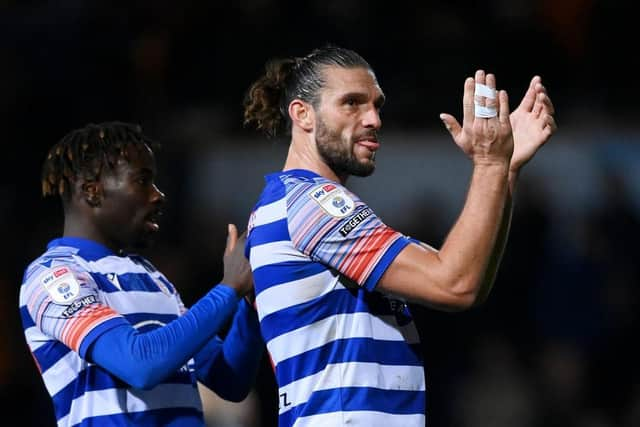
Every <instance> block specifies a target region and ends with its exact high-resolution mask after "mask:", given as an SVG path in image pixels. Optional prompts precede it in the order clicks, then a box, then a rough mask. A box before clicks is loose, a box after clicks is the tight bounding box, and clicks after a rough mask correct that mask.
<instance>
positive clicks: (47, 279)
mask: <svg viewBox="0 0 640 427" xmlns="http://www.w3.org/2000/svg"><path fill="white" fill-rule="evenodd" d="M41 283H42V286H44V289H45V290H46V291H47V292H48V293H49V295H50V296H51V299H52V300H53V301H55V302H57V303H58V304H66V303H69V302H71V301H73V300H74V299H75V298H76V297H77V296H78V295H80V284H79V283H78V281H77V280H76V278H75V277H74V275H73V272H72V271H71V270H70V269H69V268H68V267H56V268H52V269H49V270H48V271H47V272H46V273H45V274H44V275H43V276H42V279H41Z"/></svg>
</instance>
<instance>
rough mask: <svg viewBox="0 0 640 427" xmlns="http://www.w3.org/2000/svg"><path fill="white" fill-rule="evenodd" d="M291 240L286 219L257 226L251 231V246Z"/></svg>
mask: <svg viewBox="0 0 640 427" xmlns="http://www.w3.org/2000/svg"><path fill="white" fill-rule="evenodd" d="M283 240H291V236H290V235H289V227H288V225H287V219H286V218H283V219H279V220H277V221H274V222H270V223H268V224H264V225H259V226H257V227H255V228H254V229H253V230H251V246H252V247H253V246H258V245H264V244H265V243H272V242H280V241H283Z"/></svg>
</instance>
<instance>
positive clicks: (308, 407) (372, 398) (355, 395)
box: [279, 387, 426, 427]
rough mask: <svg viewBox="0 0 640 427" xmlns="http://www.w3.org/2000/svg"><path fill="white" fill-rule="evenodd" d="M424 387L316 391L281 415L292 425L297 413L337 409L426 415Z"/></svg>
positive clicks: (285, 421)
mask: <svg viewBox="0 0 640 427" xmlns="http://www.w3.org/2000/svg"><path fill="white" fill-rule="evenodd" d="M425 407H426V393H425V392H424V391H404V390H381V389H377V388H369V387H344V388H339V389H329V390H319V391H316V392H314V393H313V394H312V395H311V396H310V398H309V401H307V402H306V403H303V404H301V405H298V406H297V407H295V408H291V410H289V411H287V412H285V413H284V414H282V415H281V416H280V417H279V424H280V426H281V427H282V426H289V425H292V424H293V422H295V420H296V418H298V417H305V416H311V415H316V414H325V413H329V412H337V411H345V412H348V411H377V412H385V413H389V414H420V415H425Z"/></svg>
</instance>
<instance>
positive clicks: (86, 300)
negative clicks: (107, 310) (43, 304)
mask: <svg viewBox="0 0 640 427" xmlns="http://www.w3.org/2000/svg"><path fill="white" fill-rule="evenodd" d="M97 302H98V299H97V298H96V296H95V295H87V296H86V297H82V298H78V299H77V300H75V301H74V302H72V303H71V304H70V305H69V306H68V307H67V308H65V309H64V311H63V312H62V316H63V317H71V316H73V315H74V314H76V313H77V312H78V311H80V310H81V309H83V308H84V307H86V306H88V305H91V304H95V303H97Z"/></svg>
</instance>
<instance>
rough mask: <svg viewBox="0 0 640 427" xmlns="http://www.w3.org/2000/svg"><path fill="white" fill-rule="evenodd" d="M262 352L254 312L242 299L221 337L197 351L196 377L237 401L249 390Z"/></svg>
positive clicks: (219, 393)
mask: <svg viewBox="0 0 640 427" xmlns="http://www.w3.org/2000/svg"><path fill="white" fill-rule="evenodd" d="M263 352H264V344H263V342H262V336H261V335H260V325H259V322H258V316H257V313H256V311H255V309H253V308H252V307H250V306H249V303H248V302H247V301H246V300H244V301H241V302H240V303H239V307H238V311H237V312H236V314H235V316H234V318H233V324H232V325H231V328H230V329H229V332H228V333H227V335H226V337H225V338H224V341H223V340H220V339H219V338H217V337H216V338H214V339H212V340H210V341H209V343H207V345H205V347H204V348H202V350H200V351H199V352H198V354H196V356H195V361H196V375H197V377H198V381H200V382H201V383H202V384H204V385H205V386H207V387H208V388H210V389H211V390H213V391H214V392H216V394H218V396H220V397H221V398H223V399H226V400H230V401H233V402H240V401H242V400H244V399H245V398H246V397H247V395H248V394H249V392H250V391H251V387H252V386H253V383H254V381H255V377H256V374H257V372H258V368H259V365H260V361H261V359H262V355H263Z"/></svg>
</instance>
